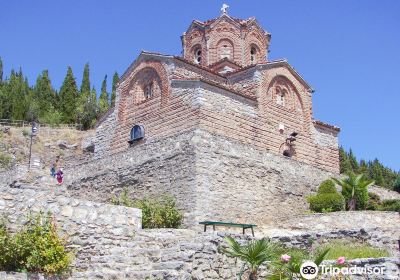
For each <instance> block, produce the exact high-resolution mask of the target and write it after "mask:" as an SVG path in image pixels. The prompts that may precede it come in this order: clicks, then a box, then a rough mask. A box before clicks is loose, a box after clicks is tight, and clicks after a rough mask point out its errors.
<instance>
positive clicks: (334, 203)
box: [308, 180, 345, 213]
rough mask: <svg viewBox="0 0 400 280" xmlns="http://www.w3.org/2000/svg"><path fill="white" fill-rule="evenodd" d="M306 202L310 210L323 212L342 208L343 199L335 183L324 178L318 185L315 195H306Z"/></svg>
mask: <svg viewBox="0 0 400 280" xmlns="http://www.w3.org/2000/svg"><path fill="white" fill-rule="evenodd" d="M308 203H310V210H311V211H314V212H319V213H323V212H334V211H341V210H344V205H345V200H344V198H343V196H342V195H341V194H340V193H338V191H337V190H336V187H335V183H334V182H332V181H331V180H326V181H323V182H322V183H321V185H320V186H319V188H318V191H317V195H313V196H310V197H308Z"/></svg>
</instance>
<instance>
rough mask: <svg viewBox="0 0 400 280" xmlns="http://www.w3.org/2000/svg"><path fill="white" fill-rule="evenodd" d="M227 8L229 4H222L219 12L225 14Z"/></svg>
mask: <svg viewBox="0 0 400 280" xmlns="http://www.w3.org/2000/svg"><path fill="white" fill-rule="evenodd" d="M228 8H229V6H228V5H227V4H225V3H224V4H222V8H221V12H222V13H223V14H226V13H227V11H226V10H227V9H228Z"/></svg>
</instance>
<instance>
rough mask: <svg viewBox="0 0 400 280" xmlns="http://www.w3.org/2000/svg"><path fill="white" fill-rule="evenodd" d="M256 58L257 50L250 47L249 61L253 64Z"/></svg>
mask: <svg viewBox="0 0 400 280" xmlns="http://www.w3.org/2000/svg"><path fill="white" fill-rule="evenodd" d="M256 58H257V50H256V48H255V47H252V48H251V50H250V61H251V62H255V61H256Z"/></svg>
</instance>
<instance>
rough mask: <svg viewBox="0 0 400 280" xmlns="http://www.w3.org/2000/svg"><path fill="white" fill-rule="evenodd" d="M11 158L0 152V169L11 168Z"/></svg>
mask: <svg viewBox="0 0 400 280" xmlns="http://www.w3.org/2000/svg"><path fill="white" fill-rule="evenodd" d="M11 162H12V158H11V156H10V155H7V154H4V153H2V152H0V167H2V168H9V167H10V166H11Z"/></svg>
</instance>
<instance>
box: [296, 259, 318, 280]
mask: <svg viewBox="0 0 400 280" xmlns="http://www.w3.org/2000/svg"><path fill="white" fill-rule="evenodd" d="M300 274H301V276H302V277H303V278H305V279H314V278H315V277H317V275H318V265H316V264H315V263H314V262H311V261H306V262H304V263H303V264H302V265H301V267H300Z"/></svg>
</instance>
